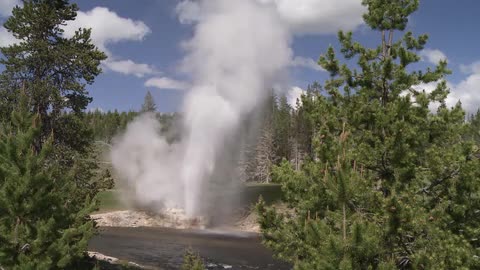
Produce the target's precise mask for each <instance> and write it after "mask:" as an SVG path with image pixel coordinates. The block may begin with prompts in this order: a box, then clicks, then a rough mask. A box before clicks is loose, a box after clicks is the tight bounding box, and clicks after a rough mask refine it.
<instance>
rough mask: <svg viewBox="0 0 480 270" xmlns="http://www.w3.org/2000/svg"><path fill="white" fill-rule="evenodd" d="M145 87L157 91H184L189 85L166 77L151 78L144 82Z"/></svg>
mask: <svg viewBox="0 0 480 270" xmlns="http://www.w3.org/2000/svg"><path fill="white" fill-rule="evenodd" d="M145 86H146V87H156V88H159V89H173V90H185V89H187V88H189V84H188V83H186V82H182V81H177V80H174V79H171V78H167V77H160V78H151V79H149V80H147V81H146V82H145Z"/></svg>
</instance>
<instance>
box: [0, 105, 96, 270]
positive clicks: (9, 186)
mask: <svg viewBox="0 0 480 270" xmlns="http://www.w3.org/2000/svg"><path fill="white" fill-rule="evenodd" d="M22 99H23V100H22V101H21V104H20V107H19V109H18V110H17V111H15V112H14V113H13V114H12V120H11V124H4V125H3V126H2V127H1V129H0V267H3V268H4V269H76V265H78V264H77V263H79V260H80V259H81V258H82V257H83V256H84V252H85V251H86V248H87V244H88V240H89V239H90V237H92V236H93V234H94V223H93V221H92V220H91V219H90V218H89V216H88V215H89V213H90V212H91V211H92V210H93V209H94V208H95V202H94V201H93V200H91V198H92V197H89V196H86V197H84V198H81V199H80V198H79V197H78V196H71V195H72V194H75V193H76V192H78V191H81V188H80V187H77V185H76V184H75V181H74V180H73V177H74V172H73V169H72V170H70V171H65V170H64V169H63V167H62V166H59V165H58V164H57V163H56V161H55V158H54V157H53V156H52V155H53V153H54V152H53V151H52V150H53V140H52V138H51V137H50V138H48V139H47V140H46V141H45V143H44V144H43V145H42V147H41V149H39V151H36V150H35V147H34V143H35V139H36V137H37V136H39V134H40V133H41V121H40V118H39V115H38V114H36V115H31V114H30V113H29V111H28V106H27V103H26V98H25V97H22Z"/></svg>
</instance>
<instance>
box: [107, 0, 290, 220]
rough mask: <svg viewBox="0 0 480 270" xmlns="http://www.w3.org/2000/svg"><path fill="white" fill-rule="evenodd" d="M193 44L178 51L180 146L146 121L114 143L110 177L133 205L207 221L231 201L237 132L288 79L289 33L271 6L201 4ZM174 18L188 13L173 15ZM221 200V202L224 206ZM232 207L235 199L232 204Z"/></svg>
mask: <svg viewBox="0 0 480 270" xmlns="http://www.w3.org/2000/svg"><path fill="white" fill-rule="evenodd" d="M195 8H197V9H199V10H196V11H195V12H199V14H201V16H200V17H199V19H198V21H196V25H195V26H194V27H195V33H194V36H193V37H192V38H191V39H190V40H189V41H188V42H185V43H184V44H183V46H184V48H185V50H186V56H185V58H184V60H183V64H182V70H183V71H185V72H188V74H190V76H191V80H192V87H191V89H190V90H189V91H188V93H187V95H186V97H185V99H184V104H183V107H182V111H181V114H182V123H181V128H182V132H181V134H182V138H181V140H180V141H179V142H176V143H173V144H169V143H168V142H167V139H166V138H165V137H164V136H162V135H160V133H159V130H160V128H161V127H160V126H159V123H158V121H157V120H156V119H155V118H154V116H152V115H149V114H146V115H142V116H140V117H139V118H138V119H136V120H135V121H134V122H133V123H131V124H130V125H129V126H128V128H127V130H126V132H125V133H124V134H122V135H121V136H120V137H118V138H117V140H116V142H115V143H114V146H113V148H112V152H111V159H112V163H113V166H114V168H115V170H116V173H117V174H118V175H119V176H120V178H121V179H122V181H123V182H124V183H123V184H124V186H125V187H126V188H128V189H130V191H132V192H133V193H134V194H135V196H134V199H135V201H136V202H137V203H139V204H142V205H145V206H153V207H155V208H156V209H157V210H159V211H160V210H161V209H162V207H176V208H183V209H184V210H185V212H186V214H187V215H188V216H191V217H194V216H199V215H205V214H208V213H207V212H209V211H212V208H215V207H217V208H218V206H219V202H220V201H224V200H225V199H226V198H227V200H228V197H231V196H234V195H233V194H234V193H235V192H234V191H232V193H229V190H231V189H230V188H231V187H232V184H231V183H232V181H231V179H232V177H234V175H233V173H232V172H233V171H234V168H235V166H236V164H235V160H236V158H238V155H239V151H238V149H239V145H238V144H239V143H240V142H241V140H240V138H239V136H241V135H240V134H241V130H240V126H241V124H242V123H243V122H244V120H245V118H247V117H248V116H249V115H251V114H252V113H253V112H254V111H255V110H256V109H257V108H258V106H259V105H260V104H261V103H262V102H263V101H264V100H265V99H266V97H267V96H268V93H269V90H270V89H271V88H272V86H273V82H274V81H276V80H278V79H279V78H282V77H284V76H285V75H286V68H287V67H288V65H289V63H290V61H291V58H292V52H291V49H290V47H289V45H290V40H291V37H290V33H289V30H288V27H286V26H285V25H284V24H283V23H282V20H281V19H280V18H279V15H278V12H276V11H275V10H274V8H273V7H272V6H271V5H267V4H261V3H259V2H258V1H255V0H242V1H228V0H204V1H200V2H199V4H198V5H196V6H195ZM177 11H178V12H179V17H182V16H188V14H187V15H185V14H184V13H188V12H191V10H189V9H188V8H182V5H181V4H180V5H179V6H178V8H177ZM219 196H220V197H221V196H223V197H222V199H220V198H219ZM232 200H233V198H232Z"/></svg>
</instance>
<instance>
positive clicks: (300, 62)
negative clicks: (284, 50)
mask: <svg viewBox="0 0 480 270" xmlns="http://www.w3.org/2000/svg"><path fill="white" fill-rule="evenodd" d="M290 65H291V66H292V67H304V68H310V69H313V70H317V71H324V69H323V68H322V67H321V66H320V65H319V64H318V63H317V62H315V61H314V60H313V59H312V58H307V57H302V56H295V58H293V60H292V62H291V63H290Z"/></svg>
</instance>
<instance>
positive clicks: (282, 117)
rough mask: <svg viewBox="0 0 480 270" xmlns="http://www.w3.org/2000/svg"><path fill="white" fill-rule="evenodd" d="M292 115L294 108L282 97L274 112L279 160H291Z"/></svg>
mask: <svg viewBox="0 0 480 270" xmlns="http://www.w3.org/2000/svg"><path fill="white" fill-rule="evenodd" d="M291 114H292V107H291V106H290V104H288V100H287V97H286V96H281V97H280V98H279V99H278V105H277V104H276V106H275V108H274V111H273V125H274V126H273V128H274V138H275V150H276V156H277V157H278V160H282V158H285V159H286V160H290V158H291V138H292V136H291V132H290V131H291V125H292V121H291V117H292V115H291Z"/></svg>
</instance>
